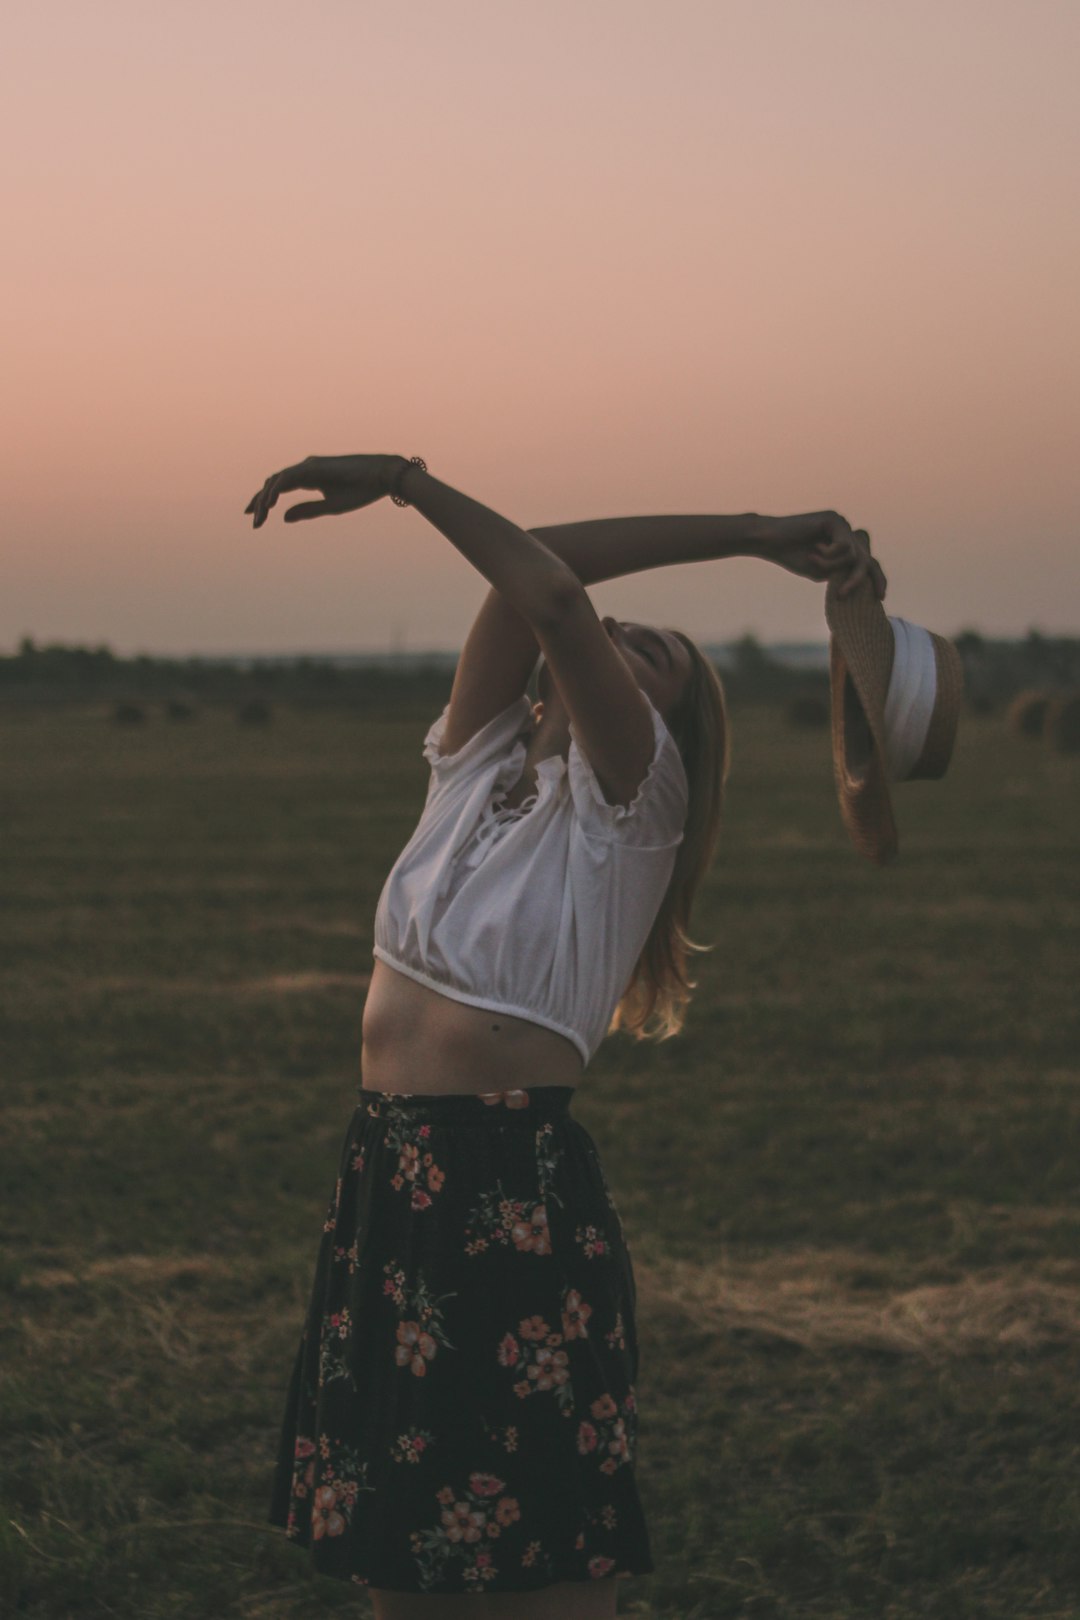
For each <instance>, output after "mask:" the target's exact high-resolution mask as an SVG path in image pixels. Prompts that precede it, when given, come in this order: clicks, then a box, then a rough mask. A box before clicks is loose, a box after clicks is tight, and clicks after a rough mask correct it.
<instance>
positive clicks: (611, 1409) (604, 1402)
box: [589, 1393, 618, 1418]
mask: <svg viewBox="0 0 1080 1620" xmlns="http://www.w3.org/2000/svg"><path fill="white" fill-rule="evenodd" d="M589 1411H590V1412H591V1413H592V1415H593V1417H594V1418H609V1417H614V1416H615V1413H616V1412H617V1411H618V1407H617V1406H616V1405H615V1402H614V1401H613V1400H612V1398H611V1396H610V1395H608V1394H606V1393H605V1394H603V1395H600V1396H598V1397H597V1399H596V1400H595V1401H593V1403H592V1405H591V1406H590V1407H589Z"/></svg>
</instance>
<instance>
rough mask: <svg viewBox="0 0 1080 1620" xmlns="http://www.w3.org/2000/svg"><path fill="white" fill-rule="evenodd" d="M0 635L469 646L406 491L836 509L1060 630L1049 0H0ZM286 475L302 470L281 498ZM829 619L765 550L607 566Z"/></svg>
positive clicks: (1070, 279) (930, 595) (431, 536)
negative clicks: (384, 486) (323, 497)
mask: <svg viewBox="0 0 1080 1620" xmlns="http://www.w3.org/2000/svg"><path fill="white" fill-rule="evenodd" d="M3 37H4V49H3V53H2V62H0V103H2V111H0V120H2V122H3V129H2V132H0V133H2V134H3V142H2V156H0V164H2V166H3V176H4V188H3V190H4V249H3V254H2V258H0V264H2V274H3V280H4V289H5V297H4V300H3V362H2V367H0V372H2V375H0V398H2V401H3V406H4V429H3V433H2V434H0V473H2V488H3V539H2V546H3V553H4V557H3V569H2V580H3V584H2V589H0V651H5V652H6V651H11V650H13V649H14V647H15V645H16V644H17V642H18V640H19V638H20V637H21V636H23V635H32V636H34V637H35V638H37V639H38V640H42V641H48V640H62V641H68V642H80V643H92V644H97V643H99V642H102V641H105V642H108V643H110V644H111V645H112V646H113V648H114V650H116V651H118V652H137V651H148V652H205V651H228V650H232V651H238V652H243V651H283V652H287V651H312V652H317V651H330V650H334V651H348V650H366V649H381V648H385V647H387V646H388V645H390V644H392V643H393V644H398V645H405V646H406V647H408V648H411V649H419V648H424V647H456V646H459V645H460V643H461V640H462V638H463V637H464V635H465V633H466V631H467V629H468V625H469V622H470V619H471V617H472V614H473V613H474V611H475V609H476V607H477V606H478V604H479V602H480V600H481V598H482V596H483V592H484V590H485V589H486V583H485V581H484V580H483V579H482V577H481V576H480V575H479V574H477V573H476V572H475V571H474V570H473V569H472V568H471V567H470V565H469V564H468V563H467V562H466V561H465V560H464V559H463V558H462V557H461V556H460V555H459V554H458V552H457V551H455V550H454V548H453V547H452V546H451V545H450V544H449V542H448V541H447V540H446V539H445V538H444V537H443V536H442V535H441V534H439V533H438V532H437V531H436V530H435V529H434V528H432V527H431V526H430V525H429V524H427V523H426V522H425V521H424V519H423V518H422V517H420V516H419V515H418V514H417V513H416V512H414V511H403V510H400V509H399V508H397V507H395V506H393V505H391V504H390V503H389V501H386V502H381V503H380V504H378V505H377V506H375V507H372V508H369V509H368V510H367V511H364V512H361V513H358V514H355V515H353V516H350V517H344V518H329V519H323V520H319V521H316V522H313V523H309V524H304V525H300V526H297V527H293V526H289V527H286V526H285V525H284V524H283V523H282V521H281V518H280V512H281V510H282V506H281V504H280V503H279V506H278V508H277V510H276V512H275V513H274V514H273V515H272V516H271V518H270V521H269V522H268V523H267V524H266V525H265V527H263V528H261V529H260V530H258V531H253V530H252V527H251V519H250V518H249V517H245V516H244V512H243V509H244V506H245V505H246V503H247V501H248V500H249V498H250V497H251V495H252V494H254V492H255V491H256V490H257V489H258V488H259V487H260V486H261V484H262V482H263V480H264V479H265V478H266V477H267V475H268V474H269V473H271V472H273V471H276V470H277V469H279V468H280V467H283V466H286V465H288V464H289V463H291V462H294V461H298V460H300V459H302V457H304V456H305V455H308V454H309V453H310V454H326V455H338V454H344V453H346V452H353V451H363V452H384V451H385V452H393V453H400V454H403V455H406V456H408V455H413V454H420V455H423V456H424V457H425V459H426V460H427V462H428V465H429V468H430V470H431V471H432V472H433V473H434V474H436V476H438V477H439V478H441V479H444V480H445V481H446V482H447V483H449V484H452V485H454V486H455V487H456V488H458V489H461V490H464V491H465V492H466V493H468V494H469V495H471V496H473V497H474V498H476V499H477V500H480V501H483V502H484V503H485V504H487V505H489V506H492V507H494V508H495V509H496V510H497V511H499V512H501V513H502V514H504V515H505V516H506V517H508V518H510V519H512V520H513V521H514V522H516V523H519V524H521V525H522V526H524V527H527V526H530V525H534V524H541V523H557V522H560V521H569V520H573V519H581V518H592V517H612V516H619V515H628V514H632V513H675V512H698V513H701V512H744V511H748V510H752V511H757V512H763V513H790V512H800V511H809V510H815V509H820V508H822V507H834V508H836V510H838V511H839V512H841V513H843V514H844V516H846V517H847V518H848V519H849V520H850V521H851V522H852V523H853V524H854V525H856V526H860V527H865V528H867V529H868V530H869V531H870V534H871V537H872V542H873V547H874V550H875V552H876V553H877V555H878V556H879V557H880V559H881V561H882V565H883V567H884V568H885V572H886V574H887V575H888V579H889V593H888V596H887V598H886V608H887V610H888V611H889V612H891V613H893V614H899V615H901V616H903V617H905V618H908V619H913V620H915V621H916V622H918V623H921V624H925V625H927V626H929V627H930V628H932V629H935V630H939V631H942V632H944V633H945V634H954V633H956V632H957V631H959V630H961V629H963V628H968V627H970V628H977V629H981V630H983V631H984V632H986V633H988V634H994V635H1021V634H1024V633H1026V631H1027V630H1028V629H1029V628H1030V627H1033V626H1034V627H1037V628H1039V629H1041V630H1042V631H1044V632H1045V633H1059V634H1060V633H1080V560H1078V559H1080V546H1078V543H1077V542H1078V538H1080V533H1078V531H1080V455H1078V453H1077V440H1078V426H1080V294H1078V288H1080V207H1078V199H1080V95H1078V94H1077V88H1076V87H1077V81H1078V69H1080V5H1078V4H1077V0H1017V3H1002V0H902V3H900V4H886V3H884V0H693V3H691V0H651V3H648V4H645V3H642V0H619V3H614V0H545V3H544V4H542V5H525V4H523V3H517V0H453V3H450V0H410V3H409V4H408V5H401V6H397V5H388V4H380V5H378V6H376V5H374V4H371V3H369V0H364V3H361V0H305V3H303V4H300V3H299V0H296V3H283V0H257V3H256V0H213V3H211V0H176V3H173V0H155V3H154V4H152V5H147V4H146V3H145V0H140V3H139V4H135V3H129V0H95V3H94V4H93V5H85V4H81V3H80V4H76V3H74V0H34V3H33V4H29V3H27V0H14V3H12V0H9V3H8V6H7V7H5V26H4V31H3ZM303 498H304V497H303V496H296V497H293V499H303ZM592 594H593V600H594V601H595V602H596V604H597V606H598V607H599V609H600V611H602V612H610V613H615V614H616V615H618V616H620V617H625V618H634V619H645V620H651V621H655V622H659V623H662V624H668V625H674V626H678V627H681V628H683V629H685V630H687V631H688V632H689V633H690V634H692V635H695V636H698V637H701V638H702V639H707V640H708V639H716V640H722V639H726V638H728V637H730V636H735V635H738V634H741V633H742V632H743V631H746V630H751V631H754V632H755V633H757V634H758V635H760V636H762V637H763V638H764V639H767V640H773V639H781V638H782V639H789V638H800V639H802V638H805V639H824V637H825V635H826V630H825V625H824V620H823V616H822V594H823V587H822V586H818V585H812V584H809V583H807V582H805V581H800V580H797V579H795V578H794V577H793V576H791V575H788V574H782V573H781V572H780V571H779V570H778V569H775V568H771V567H769V566H768V565H767V564H764V563H760V562H752V561H745V560H744V561H738V562H728V563H724V562H711V563H707V564H703V565H697V566H694V567H679V568H672V569H663V570H660V571H658V572H653V573H649V574H646V575H643V576H639V577H638V578H637V579H632V580H629V581H620V582H615V583H613V584H606V585H600V586H596V587H594V588H593V592H592Z"/></svg>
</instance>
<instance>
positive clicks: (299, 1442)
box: [295, 1434, 315, 1457]
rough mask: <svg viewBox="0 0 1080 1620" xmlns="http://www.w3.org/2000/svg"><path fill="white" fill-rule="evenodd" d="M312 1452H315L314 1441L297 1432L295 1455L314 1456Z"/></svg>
mask: <svg viewBox="0 0 1080 1620" xmlns="http://www.w3.org/2000/svg"><path fill="white" fill-rule="evenodd" d="M314 1454H315V1442H314V1440H308V1439H307V1438H306V1436H304V1435H302V1434H298V1435H297V1437H296V1452H295V1455H296V1456H297V1457H312V1456H314Z"/></svg>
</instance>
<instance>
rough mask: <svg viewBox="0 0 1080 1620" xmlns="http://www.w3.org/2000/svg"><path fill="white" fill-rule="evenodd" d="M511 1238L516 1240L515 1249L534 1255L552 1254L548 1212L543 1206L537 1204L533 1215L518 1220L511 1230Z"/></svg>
mask: <svg viewBox="0 0 1080 1620" xmlns="http://www.w3.org/2000/svg"><path fill="white" fill-rule="evenodd" d="M510 1236H511V1237H512V1238H513V1240H514V1247H515V1248H517V1249H521V1250H522V1251H523V1252H526V1253H528V1252H529V1251H531V1252H532V1253H533V1254H550V1253H551V1239H550V1237H549V1236H548V1221H547V1210H546V1209H545V1208H544V1205H543V1204H537V1205H536V1207H535V1208H534V1210H533V1212H532V1214H531V1215H530V1216H528V1217H527V1218H523V1219H519V1220H516V1221H515V1222H514V1224H513V1226H512V1227H511V1228H510Z"/></svg>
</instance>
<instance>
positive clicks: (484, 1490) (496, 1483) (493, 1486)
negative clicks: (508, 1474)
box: [469, 1474, 506, 1496]
mask: <svg viewBox="0 0 1080 1620" xmlns="http://www.w3.org/2000/svg"><path fill="white" fill-rule="evenodd" d="M469 1489H470V1490H471V1491H472V1493H473V1495H474V1496H498V1494H499V1492H500V1491H505V1489H506V1481H505V1480H504V1479H496V1478H495V1475H494V1474H470V1475H469Z"/></svg>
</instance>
